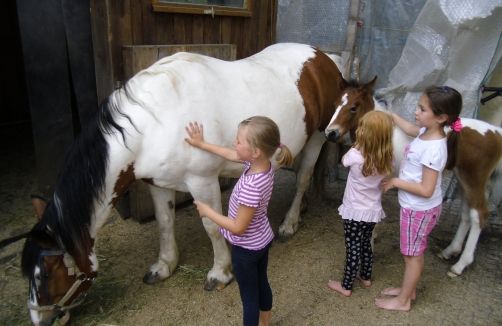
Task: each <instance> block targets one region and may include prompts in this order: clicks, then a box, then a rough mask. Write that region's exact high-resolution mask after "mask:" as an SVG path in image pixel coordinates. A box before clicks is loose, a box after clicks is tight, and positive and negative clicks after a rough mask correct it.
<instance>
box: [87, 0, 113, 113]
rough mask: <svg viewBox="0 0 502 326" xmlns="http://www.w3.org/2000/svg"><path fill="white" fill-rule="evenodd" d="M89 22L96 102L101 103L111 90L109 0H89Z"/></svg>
mask: <svg viewBox="0 0 502 326" xmlns="http://www.w3.org/2000/svg"><path fill="white" fill-rule="evenodd" d="M90 3H91V24H92V35H93V47H94V64H95V66H96V88H97V92H98V103H101V102H102V101H103V100H104V99H105V98H107V97H108V96H109V95H110V94H111V93H112V92H113V91H114V86H113V60H112V50H111V42H110V41H109V36H110V33H111V31H110V22H109V14H110V13H109V1H108V0H105V1H100V0H91V1H90Z"/></svg>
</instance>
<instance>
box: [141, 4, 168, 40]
mask: <svg viewBox="0 0 502 326" xmlns="http://www.w3.org/2000/svg"><path fill="white" fill-rule="evenodd" d="M148 14H149V15H152V18H153V19H154V21H155V24H154V25H153V26H155V29H154V32H153V33H151V32H150V34H153V35H154V37H152V39H151V41H150V42H145V43H144V44H151V45H158V44H173V38H174V30H173V15H172V14H168V13H162V14H158V13H157V14H155V15H154V14H153V13H151V12H149V13H148Z"/></svg>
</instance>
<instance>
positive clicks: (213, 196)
mask: <svg viewBox="0 0 502 326" xmlns="http://www.w3.org/2000/svg"><path fill="white" fill-rule="evenodd" d="M196 184H197V186H196V187H193V186H190V193H191V194H192V196H193V197H194V198H195V199H196V200H199V201H202V202H204V203H206V204H209V205H210V206H211V207H212V208H213V209H214V210H215V211H216V212H218V213H220V214H221V213H222V208H221V191H220V184H219V182H218V179H217V178H216V179H211V180H206V181H204V182H197V183H196ZM202 224H203V225H204V228H205V229H206V232H207V235H208V236H209V238H210V239H211V243H212V244H213V251H214V262H213V267H212V268H211V270H210V271H209V273H208V274H207V278H206V282H205V283H204V289H206V290H208V291H212V290H214V289H216V290H222V289H224V288H225V287H226V286H227V284H228V283H230V281H231V280H232V279H233V276H232V272H231V269H232V260H231V256H230V251H229V249H228V245H227V242H226V240H225V238H224V237H223V236H222V235H221V233H220V231H219V228H218V225H217V224H216V223H214V222H213V221H211V220H210V219H209V218H207V217H204V218H202Z"/></svg>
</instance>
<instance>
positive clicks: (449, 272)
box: [446, 270, 460, 278]
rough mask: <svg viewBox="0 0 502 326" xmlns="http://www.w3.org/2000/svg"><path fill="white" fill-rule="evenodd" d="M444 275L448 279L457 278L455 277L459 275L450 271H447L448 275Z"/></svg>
mask: <svg viewBox="0 0 502 326" xmlns="http://www.w3.org/2000/svg"><path fill="white" fill-rule="evenodd" d="M446 275H448V276H449V277H451V278H454V277H457V276H460V274H457V273H455V272H453V271H451V270H449V271H448V273H446Z"/></svg>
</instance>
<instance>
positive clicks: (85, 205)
mask: <svg viewBox="0 0 502 326" xmlns="http://www.w3.org/2000/svg"><path fill="white" fill-rule="evenodd" d="M118 92H119V91H118ZM126 94H127V92H126ZM112 96H113V94H112V95H111V96H110V97H109V98H107V99H106V100H104V101H103V102H102V103H101V105H100V107H99V111H98V112H96V114H94V115H93V116H92V117H91V118H90V119H89V121H87V124H86V126H84V128H83V129H82V132H81V134H80V135H79V136H78V137H77V139H76V140H75V142H74V144H73V145H72V146H71V148H70V150H69V152H68V154H67V156H66V160H65V163H64V165H63V167H62V169H61V171H60V173H59V176H58V179H57V182H56V185H55V187H54V192H53V194H52V198H51V199H50V200H49V201H48V202H47V204H46V205H45V204H43V208H42V209H40V208H39V209H37V207H35V210H36V211H37V214H38V215H39V218H40V221H39V222H38V223H37V224H36V225H35V226H34V228H33V229H32V231H31V232H30V235H29V236H28V238H27V240H26V243H25V246H24V249H23V254H22V260H21V267H22V272H23V275H25V276H27V277H28V278H29V280H30V291H29V296H30V300H31V301H32V302H39V303H40V301H42V303H43V304H46V305H49V304H51V302H48V301H52V300H51V299H49V300H47V298H52V299H54V298H55V297H57V295H55V294H54V293H50V296H49V295H48V293H45V294H43V293H41V292H40V291H39V285H40V278H42V277H47V280H46V281H47V282H48V283H50V284H52V285H51V286H49V288H50V289H53V288H54V284H57V283H58V282H60V283H61V282H63V280H61V277H58V279H56V277H50V275H35V269H36V267H37V266H39V265H40V264H44V266H42V267H44V270H45V271H52V269H53V268H55V267H54V266H55V265H54V266H51V261H54V259H56V258H54V259H53V258H51V259H49V258H47V257H45V258H44V257H42V258H40V257H41V253H42V252H43V251H44V250H47V249H52V250H54V249H63V248H59V247H60V246H59V244H62V246H64V247H65V248H66V250H67V251H68V253H70V254H71V255H72V256H73V257H75V260H76V261H77V260H78V259H82V258H84V256H85V255H86V254H88V253H89V252H90V250H91V249H92V246H93V244H94V241H93V240H92V239H91V236H90V233H89V231H90V230H89V229H90V225H91V223H92V221H91V217H92V214H93V211H94V201H96V200H97V201H100V200H102V199H101V197H102V194H103V190H104V183H105V178H106V172H107V165H108V155H109V154H108V152H109V146H108V143H107V141H106V139H105V135H106V134H112V133H115V132H116V131H119V132H120V133H121V135H122V138H123V139H124V142H125V135H124V132H125V130H124V128H122V127H121V126H120V125H118V124H117V123H116V122H115V120H114V119H113V115H114V114H120V115H122V116H125V115H124V114H123V113H122V112H121V111H120V109H119V108H118V106H117V105H116V104H114V103H113V102H112V101H111V100H110V99H111V98H112ZM127 118H128V117H127ZM129 121H130V120H129ZM79 257H80V258H79ZM58 259H62V256H61V257H60V258H58ZM53 263H54V262H53ZM39 267H41V266H39ZM63 267H64V265H63ZM65 272H66V271H65ZM47 274H49V272H48V273H47ZM56 274H57V273H54V275H56ZM63 278H64V277H63ZM74 279H75V277H74V276H73V280H74ZM37 281H38V282H37ZM51 282H52V283H51ZM45 292H47V291H45ZM41 294H42V295H41ZM37 296H38V297H37ZM35 300H36V301H35ZM54 301H55V300H54Z"/></svg>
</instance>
